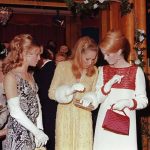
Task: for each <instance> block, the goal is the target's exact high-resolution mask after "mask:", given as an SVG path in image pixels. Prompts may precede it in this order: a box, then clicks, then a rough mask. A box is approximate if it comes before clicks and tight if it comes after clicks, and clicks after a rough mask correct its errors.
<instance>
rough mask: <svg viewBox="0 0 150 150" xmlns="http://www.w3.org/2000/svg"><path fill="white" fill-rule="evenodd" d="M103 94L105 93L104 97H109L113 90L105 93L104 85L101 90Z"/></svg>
mask: <svg viewBox="0 0 150 150" xmlns="http://www.w3.org/2000/svg"><path fill="white" fill-rule="evenodd" d="M101 92H102V93H103V95H108V94H109V93H110V92H111V90H110V91H108V92H105V91H104V85H103V86H102V88H101Z"/></svg>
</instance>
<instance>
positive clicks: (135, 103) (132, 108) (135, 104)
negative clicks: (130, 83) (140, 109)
mask: <svg viewBox="0 0 150 150" xmlns="http://www.w3.org/2000/svg"><path fill="white" fill-rule="evenodd" d="M132 101H133V104H134V105H133V107H131V108H130V110H135V109H136V108H137V101H136V100H135V99H132Z"/></svg>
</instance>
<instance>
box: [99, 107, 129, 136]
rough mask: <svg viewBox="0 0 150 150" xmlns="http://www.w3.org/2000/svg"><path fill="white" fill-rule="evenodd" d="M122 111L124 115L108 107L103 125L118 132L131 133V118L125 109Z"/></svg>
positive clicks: (106, 128)
mask: <svg viewBox="0 0 150 150" xmlns="http://www.w3.org/2000/svg"><path fill="white" fill-rule="evenodd" d="M121 111H122V112H123V113H124V115H122V114H119V113H117V112H115V111H113V108H112V107H111V109H108V110H107V112H106V116H105V118H104V121H103V125H102V127H103V128H104V129H105V130H108V131H111V132H114V133H117V134H123V135H129V127H130V118H129V117H128V116H127V115H126V113H125V112H124V111H123V110H121Z"/></svg>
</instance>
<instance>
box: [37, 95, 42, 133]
mask: <svg viewBox="0 0 150 150" xmlns="http://www.w3.org/2000/svg"><path fill="white" fill-rule="evenodd" d="M36 97H37V100H38V106H39V115H38V117H37V119H36V120H37V127H38V128H39V129H42V130H43V120H42V110H41V103H40V99H39V96H38V95H36Z"/></svg>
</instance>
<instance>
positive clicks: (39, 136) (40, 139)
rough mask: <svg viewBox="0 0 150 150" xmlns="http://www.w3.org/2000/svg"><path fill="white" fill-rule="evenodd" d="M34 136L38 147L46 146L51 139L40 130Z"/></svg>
mask: <svg viewBox="0 0 150 150" xmlns="http://www.w3.org/2000/svg"><path fill="white" fill-rule="evenodd" d="M34 136H35V144H36V147H40V146H44V145H46V143H47V141H48V139H49V138H48V136H47V135H46V134H45V133H44V132H43V131H42V130H39V131H38V132H37V133H36V134H35V135H34Z"/></svg>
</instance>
